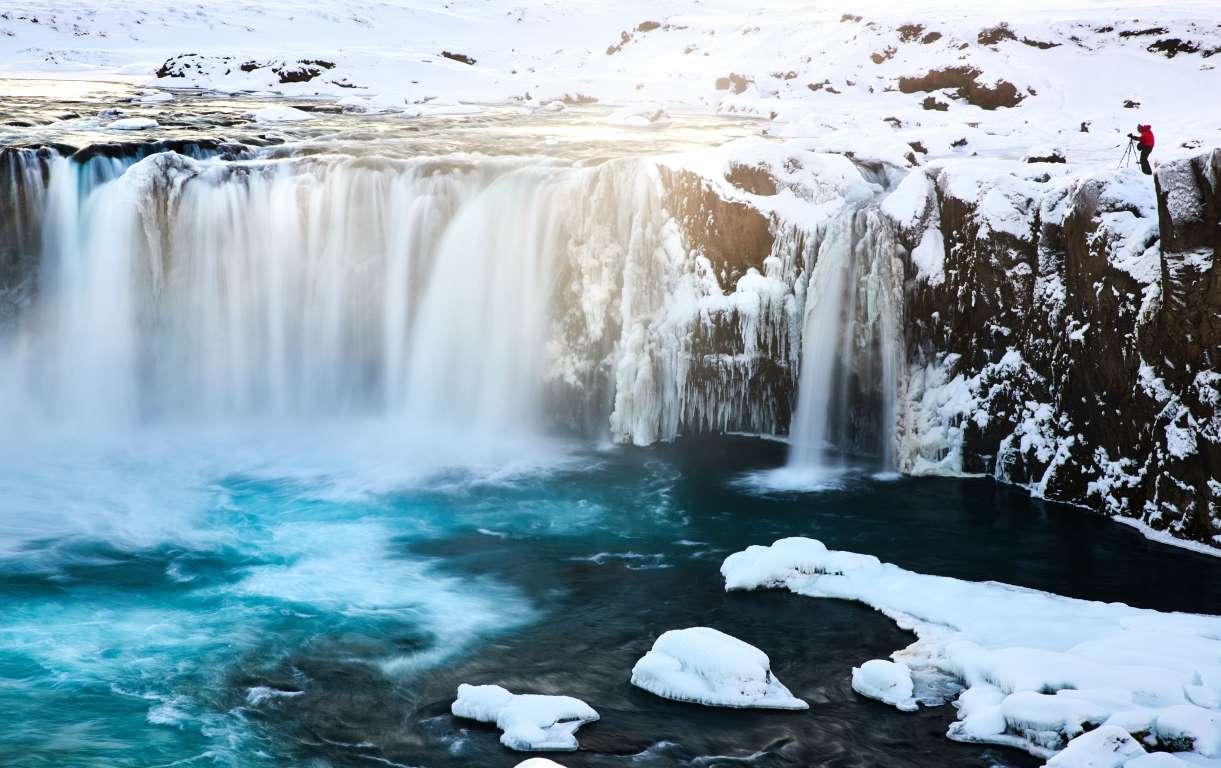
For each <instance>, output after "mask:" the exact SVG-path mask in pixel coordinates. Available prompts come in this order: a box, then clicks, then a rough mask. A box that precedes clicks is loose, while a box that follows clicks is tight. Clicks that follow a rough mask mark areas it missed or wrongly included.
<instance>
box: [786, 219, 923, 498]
mask: <svg viewBox="0 0 1221 768" xmlns="http://www.w3.org/2000/svg"><path fill="white" fill-rule="evenodd" d="M902 291H903V270H902V264H901V262H900V261H899V246H898V245H897V243H896V240H895V234H894V231H893V228H892V226H891V224H890V223H889V222H888V221H887V220H886V219H885V217H884V216H882V215H881V213H880V212H879V211H878V210H877V208H876V207H875V206H873V205H865V206H861V207H853V208H848V209H846V210H844V211H843V212H841V213H840V214H839V215H837V216H835V217H834V218H832V219H831V220H830V221H828V222H827V223H826V224H825V225H824V227H823V228H822V229H821V231H820V233H819V237H818V244H817V248H816V255H815V261H814V266H813V269H812V270H811V272H810V278H809V288H808V290H807V291H806V302H805V313H804V318H803V326H802V351H801V378H800V384H799V387H798V401H797V410H796V412H795V413H794V417H793V424H792V427H791V429H790V436H791V441H792V448H791V450H790V453H789V468H790V469H791V470H797V471H809V472H811V473H813V474H815V475H817V474H818V473H819V472H820V470H828V469H833V468H834V467H835V466H836V465H837V464H840V463H842V461H843V456H844V454H845V453H853V454H866V455H875V456H877V457H878V458H879V459H880V462H881V465H882V467H883V469H884V470H886V471H890V470H893V468H894V466H895V458H894V456H895V419H896V411H895V403H896V399H897V396H898V390H899V386H900V382H899V380H898V377H899V373H900V371H901V370H902V359H903V353H904V350H903V337H902V331H901V328H902V322H901V312H902V306H903V293H902Z"/></svg>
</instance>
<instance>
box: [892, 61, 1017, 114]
mask: <svg viewBox="0 0 1221 768" xmlns="http://www.w3.org/2000/svg"><path fill="white" fill-rule="evenodd" d="M981 74H982V72H980V70H978V69H976V68H975V67H967V66H962V67H946V68H945V69H934V70H930V71H929V72H928V73H926V74H924V75H920V76H918V77H901V78H899V90H900V91H902V92H903V93H917V92H919V91H924V92H931V91H940V90H942V89H944V88H951V89H954V90H955V91H957V95H958V98H960V99H965V100H966V101H967V102H968V103H970V104H974V105H975V106H977V107H980V108H982V109H997V108H999V107H1016V106H1017V105H1018V104H1020V103H1021V101H1022V100H1023V99H1024V98H1026V97H1025V95H1024V94H1022V93H1021V92H1019V91H1018V89H1017V86H1015V85H1014V84H1013V83H1011V82H1009V81H1007V80H998V81H997V83H996V85H995V86H991V87H990V86H986V85H980V83H979V82H978V79H979V76H980V75H981ZM928 108H929V107H925V109H928Z"/></svg>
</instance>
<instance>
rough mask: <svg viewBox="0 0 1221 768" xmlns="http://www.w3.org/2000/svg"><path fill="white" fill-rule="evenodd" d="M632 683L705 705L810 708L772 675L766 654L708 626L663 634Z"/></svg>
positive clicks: (672, 697)
mask: <svg viewBox="0 0 1221 768" xmlns="http://www.w3.org/2000/svg"><path fill="white" fill-rule="evenodd" d="M632 685H635V686H637V687H638V688H643V689H644V690H646V691H649V692H650V693H654V694H656V695H658V696H661V697H663V698H667V699H674V700H676V701H689V702H692V703H695V704H704V705H707V706H716V707H750V708H759V709H808V708H809V704H807V703H806V702H804V701H802V700H801V699H798V698H796V697H795V696H793V695H792V694H791V693H790V692H789V690H788V688H785V687H784V684H783V683H781V682H780V681H779V680H778V679H776V677H775V675H773V674H772V670H771V661H770V660H769V659H768V657H767V654H766V653H764V652H763V651H761V650H759V649H758V648H756V647H754V646H753V645H750V644H749V643H745V642H742V641H741V640H739V639H737V638H736V637H732V636H730V635H727V634H725V633H724V632H721V631H719V630H716V629H712V628H710V627H691V628H688V629H672V630H670V631H669V632H665V633H663V634H662V635H661V637H659V638H657V641H656V642H654V643H653V649H652V650H650V651H649V652H648V653H646V654H645V655H644V656H643V657H642V658H641V659H640V661H638V662H636V666H635V667H634V668H633V669H632Z"/></svg>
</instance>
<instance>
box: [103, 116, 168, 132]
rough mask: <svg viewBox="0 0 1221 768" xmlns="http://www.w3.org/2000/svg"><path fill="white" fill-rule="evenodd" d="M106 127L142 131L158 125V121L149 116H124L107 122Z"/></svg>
mask: <svg viewBox="0 0 1221 768" xmlns="http://www.w3.org/2000/svg"><path fill="white" fill-rule="evenodd" d="M106 127H107V128H109V129H110V130H112V131H144V130H148V129H149V128H156V127H158V123H157V121H156V120H154V119H152V118H151V117H124V118H122V119H121V120H115V121H114V122H113V123H107V124H106Z"/></svg>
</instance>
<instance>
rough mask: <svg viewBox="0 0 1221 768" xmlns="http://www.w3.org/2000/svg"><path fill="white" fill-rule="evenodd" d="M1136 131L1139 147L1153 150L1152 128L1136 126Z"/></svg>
mask: <svg viewBox="0 0 1221 768" xmlns="http://www.w3.org/2000/svg"><path fill="white" fill-rule="evenodd" d="M1136 130H1137V132H1139V133H1140V145H1141V146H1142V147H1147V148H1149V149H1153V126H1151V125H1138V126H1136Z"/></svg>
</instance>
